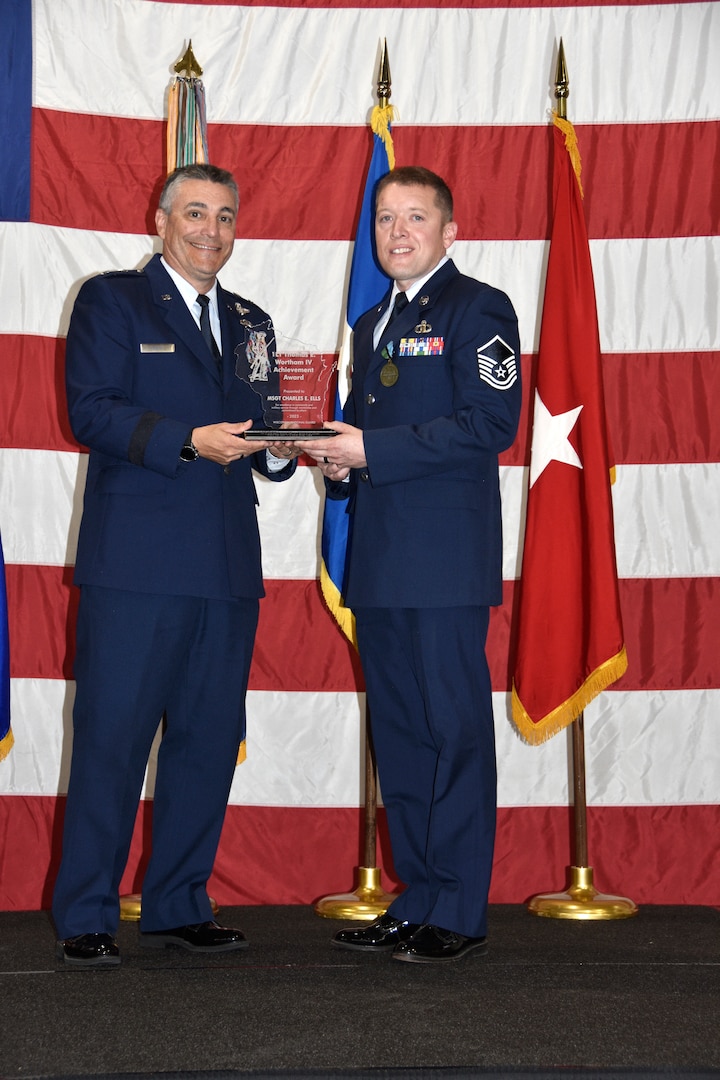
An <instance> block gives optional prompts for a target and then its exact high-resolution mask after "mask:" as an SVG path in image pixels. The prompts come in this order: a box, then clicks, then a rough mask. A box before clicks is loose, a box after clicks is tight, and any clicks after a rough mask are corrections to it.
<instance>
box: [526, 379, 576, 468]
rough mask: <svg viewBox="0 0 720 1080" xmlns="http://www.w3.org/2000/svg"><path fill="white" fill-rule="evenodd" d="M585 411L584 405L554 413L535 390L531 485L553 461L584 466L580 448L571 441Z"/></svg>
mask: <svg viewBox="0 0 720 1080" xmlns="http://www.w3.org/2000/svg"><path fill="white" fill-rule="evenodd" d="M581 412H582V405H578V406H577V408H576V409H569V410H568V412H564V413H558V414H557V416H553V415H552V413H551V412H549V410H548V409H547V408H546V406H545V403H544V401H543V399H542V398H541V397H540V394H539V393H538V392H537V390H536V391H535V414H534V417H533V438H532V454H531V456H530V487H532V486H533V484H534V483H535V481H536V480H538V479H539V477H540V476H541V475H542V474H543V472H544V471H545V469H546V468H547V466H548V465H549V464H550V462H551V461H561V462H564V463H565V464H566V465H574V466H575V468H576V469H582V467H583V466H582V462H581V460H580V458H579V457H578V455H577V451H576V450H575V448H574V447H573V446H571V445H570V443H569V441H568V435H569V434H570V432H571V431H572V429H573V428H574V427H575V424H576V423H577V418H578V416H579V415H580V413H581Z"/></svg>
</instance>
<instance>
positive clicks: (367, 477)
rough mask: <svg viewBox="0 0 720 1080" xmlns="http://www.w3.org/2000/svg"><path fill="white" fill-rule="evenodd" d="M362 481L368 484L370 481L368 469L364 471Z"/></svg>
mask: <svg viewBox="0 0 720 1080" xmlns="http://www.w3.org/2000/svg"><path fill="white" fill-rule="evenodd" d="M360 479H361V480H364V481H365V482H366V483H367V481H368V480H369V479H370V476H369V474H368V471H367V469H363V471H362V472H361V473H360Z"/></svg>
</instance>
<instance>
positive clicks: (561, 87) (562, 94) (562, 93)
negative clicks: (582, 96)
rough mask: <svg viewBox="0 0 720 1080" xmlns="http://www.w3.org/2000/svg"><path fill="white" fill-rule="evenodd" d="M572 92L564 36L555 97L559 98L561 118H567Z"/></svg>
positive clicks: (557, 69)
mask: <svg viewBox="0 0 720 1080" xmlns="http://www.w3.org/2000/svg"><path fill="white" fill-rule="evenodd" d="M569 93H570V80H569V79H568V73H567V65H566V63H565V50H564V48H563V42H562V38H560V47H559V49H558V58H557V67H556V69H555V97H556V98H557V103H558V104H557V114H558V116H559V117H560V119H561V120H567V99H568V95H569Z"/></svg>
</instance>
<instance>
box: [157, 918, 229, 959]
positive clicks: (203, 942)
mask: <svg viewBox="0 0 720 1080" xmlns="http://www.w3.org/2000/svg"><path fill="white" fill-rule="evenodd" d="M140 944H141V945H142V946H143V947H144V948H146V949H164V948H165V947H166V946H167V945H177V946H178V947H179V948H181V949H189V950H190V951H191V952H233V951H234V950H235V949H247V947H248V945H249V944H250V943H249V942H248V940H247V938H246V937H245V935H244V934H243V933H242V931H241V930H232V929H231V928H230V927H228V926H218V924H217V923H216V922H203V923H195V924H194V925H191V926H176V927H175V928H174V929H173V930H146V931H145V932H144V933H141V934H140Z"/></svg>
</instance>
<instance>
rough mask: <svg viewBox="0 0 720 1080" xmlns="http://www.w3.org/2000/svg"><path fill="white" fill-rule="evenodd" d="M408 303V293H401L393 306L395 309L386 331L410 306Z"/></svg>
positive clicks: (391, 313)
mask: <svg viewBox="0 0 720 1080" xmlns="http://www.w3.org/2000/svg"><path fill="white" fill-rule="evenodd" d="M408 303H409V300H408V298H407V293H405V292H399V293H398V294H397V296H396V297H395V303H394V304H393V309H392V311H391V312H390V318H389V319H388V321H387V325H386V327H385V329H387V327H388V326H389V325H390V323H391V322H394V321H395V319H397V317H398V315H400V314H401V313H402V312H403V311H404V310H405V308H406V307H407V306H408Z"/></svg>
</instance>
